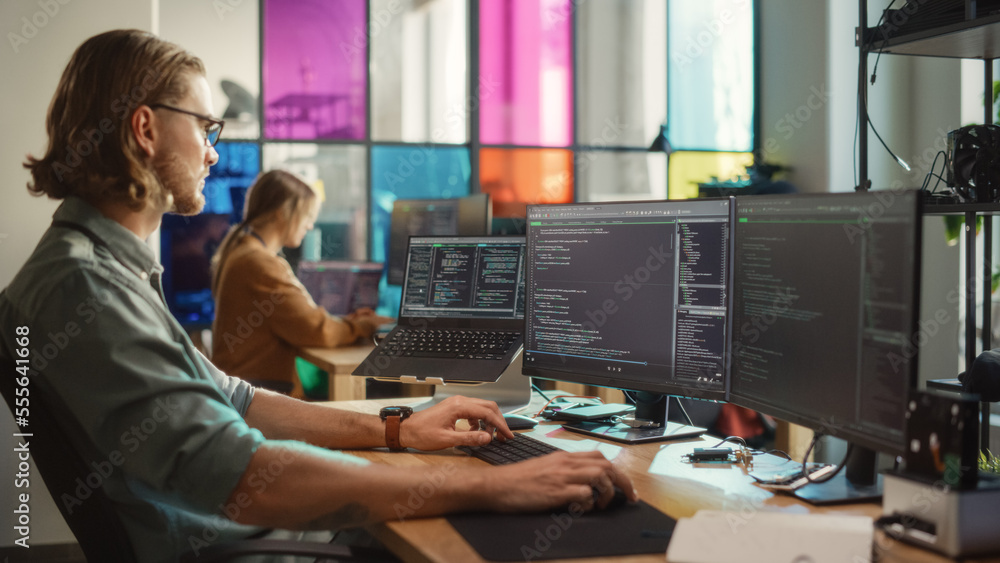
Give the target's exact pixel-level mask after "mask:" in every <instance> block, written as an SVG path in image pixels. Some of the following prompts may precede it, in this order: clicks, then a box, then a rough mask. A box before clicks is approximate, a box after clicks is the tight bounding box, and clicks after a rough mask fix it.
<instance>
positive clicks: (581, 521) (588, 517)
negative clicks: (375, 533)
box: [448, 501, 677, 561]
mask: <svg viewBox="0 0 1000 563" xmlns="http://www.w3.org/2000/svg"><path fill="white" fill-rule="evenodd" d="M448 522H449V523H451V525H452V526H454V527H455V530H457V531H458V533H459V534H461V535H462V537H463V538H465V541H467V542H469V544H470V545H471V546H472V547H473V549H475V550H476V551H477V552H478V553H479V555H481V556H482V557H483V558H484V559H488V560H491V561H538V560H544V559H568V558H574V557H601V556H614V555H637V554H644V553H666V551H667V544H668V543H670V535H671V534H672V533H673V530H674V525H675V524H676V523H677V521H676V520H674V519H673V518H671V517H669V516H667V515H666V514H664V513H662V512H660V511H659V510H657V509H655V508H653V507H652V506H650V505H649V504H646V503H645V502H642V501H639V502H637V503H635V504H627V505H625V506H622V507H620V508H615V509H613V510H608V511H593V512H588V513H585V514H583V515H576V516H574V513H571V512H570V511H568V510H557V511H553V512H543V513H537V514H492V513H473V514H455V515H452V516H449V517H448Z"/></svg>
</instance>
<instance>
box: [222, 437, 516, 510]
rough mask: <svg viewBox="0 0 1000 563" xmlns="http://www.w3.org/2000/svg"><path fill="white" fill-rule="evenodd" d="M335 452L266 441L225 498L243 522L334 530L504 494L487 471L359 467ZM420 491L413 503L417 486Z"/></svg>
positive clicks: (472, 503)
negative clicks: (429, 491)
mask: <svg viewBox="0 0 1000 563" xmlns="http://www.w3.org/2000/svg"><path fill="white" fill-rule="evenodd" d="M335 455H336V454H334V453H333V452H322V451H317V450H316V449H315V448H309V447H308V446H302V445H297V446H296V445H294V444H285V445H278V444H267V445H263V446H261V447H260V448H259V449H258V450H257V451H256V452H255V453H254V455H253V457H252V458H251V461H250V465H249V466H248V467H247V470H246V472H245V473H244V475H243V478H242V479H241V480H240V483H239V484H238V485H237V487H236V489H235V490H234V491H233V492H232V494H231V495H230V497H229V499H228V501H227V513H228V514H229V515H230V518H232V519H234V520H236V521H237V522H240V523H244V524H251V525H259V526H268V527H281V528H289V529H336V528H343V527H354V526H360V525H365V524H370V523H372V522H381V521H385V520H392V519H397V518H410V517H421V516H433V515H439V514H445V513H449V512H455V511H458V510H468V509H471V508H473V507H482V506H483V505H484V504H485V503H486V501H487V500H489V499H490V498H491V496H492V497H497V496H499V495H496V494H493V493H491V492H490V487H491V483H489V480H488V479H486V475H485V474H484V473H483V472H481V471H476V472H470V471H468V470H462V469H459V468H458V467H456V466H455V465H448V464H446V465H443V466H430V467H427V466H425V467H405V468H397V467H389V466H385V465H378V464H369V465H359V464H355V463H351V462H349V461H344V460H342V459H337V458H335ZM428 488H430V489H432V490H433V494H423V493H421V497H420V498H421V501H420V503H417V504H414V503H413V502H412V499H411V498H410V497H412V494H413V491H415V490H421V491H423V490H425V489H428Z"/></svg>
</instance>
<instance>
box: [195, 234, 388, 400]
mask: <svg viewBox="0 0 1000 563" xmlns="http://www.w3.org/2000/svg"><path fill="white" fill-rule="evenodd" d="M373 328H374V327H372V326H367V323H355V322H353V321H351V320H348V319H343V318H339V317H334V316H331V315H329V314H327V312H326V311H325V310H324V309H323V308H322V307H320V306H319V305H317V304H316V303H315V302H314V301H313V299H312V297H310V295H309V293H308V292H307V291H306V289H305V287H303V286H302V284H301V283H300V282H299V280H298V278H296V277H295V274H294V273H293V272H292V268H291V266H289V264H288V262H287V261H286V260H285V259H284V258H282V257H280V256H277V255H275V254H273V253H271V252H270V251H269V250H268V249H267V248H265V247H264V244H263V243H261V242H260V241H259V240H257V239H256V238H255V237H253V236H250V235H243V237H242V239H241V240H239V241H238V242H237V243H236V245H235V246H234V247H233V249H232V250H231V251H230V252H229V257H228V258H227V259H226V261H225V263H224V264H223V267H222V271H221V272H220V278H219V286H218V289H217V291H216V295H215V322H214V323H213V325H212V362H213V363H214V364H215V365H216V366H218V367H219V369H221V370H223V371H225V372H226V373H228V374H230V375H234V376H238V377H241V378H243V379H246V380H267V381H280V382H288V383H292V384H293V385H294V386H295V389H296V391H298V390H299V389H300V385H299V383H298V376H297V373H296V370H295V357H296V355H297V350H298V349H300V348H306V347H311V346H323V347H329V348H333V347H336V346H343V345H347V344H351V343H353V342H355V341H357V340H358V339H359V338H361V337H371V333H372V331H373ZM293 394H298V393H293Z"/></svg>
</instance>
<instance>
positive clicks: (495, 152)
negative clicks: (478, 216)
mask: <svg viewBox="0 0 1000 563" xmlns="http://www.w3.org/2000/svg"><path fill="white" fill-rule="evenodd" d="M479 182H480V186H481V190H482V192H483V193H487V194H490V196H491V197H492V198H493V216H494V217H524V215H525V211H526V207H527V205H528V204H529V203H572V202H573V153H572V152H571V151H568V150H561V149H482V150H480V152H479Z"/></svg>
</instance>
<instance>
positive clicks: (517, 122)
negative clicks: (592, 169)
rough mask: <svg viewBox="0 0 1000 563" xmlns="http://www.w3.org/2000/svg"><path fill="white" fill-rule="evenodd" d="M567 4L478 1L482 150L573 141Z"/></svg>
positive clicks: (477, 100)
mask: <svg viewBox="0 0 1000 563" xmlns="http://www.w3.org/2000/svg"><path fill="white" fill-rule="evenodd" d="M575 5H576V3H575V2H572V1H571V0H482V1H480V3H479V65H480V67H479V82H478V85H477V88H476V90H475V91H474V92H473V94H472V97H473V100H472V101H471V102H470V103H472V104H476V105H478V107H479V110H480V119H479V124H480V140H481V142H482V143H483V144H485V145H529V146H547V147H559V146H569V145H570V144H571V143H572V142H573V51H572V23H573V11H574V9H575V8H574V6H575Z"/></svg>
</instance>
